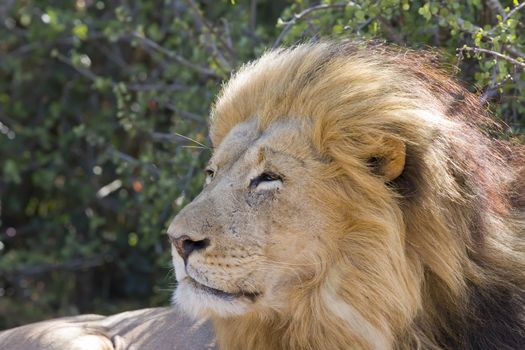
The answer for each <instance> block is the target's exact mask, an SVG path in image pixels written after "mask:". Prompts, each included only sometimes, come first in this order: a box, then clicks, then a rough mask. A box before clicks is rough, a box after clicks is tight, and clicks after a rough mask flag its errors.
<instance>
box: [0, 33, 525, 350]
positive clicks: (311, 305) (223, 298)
mask: <svg viewBox="0 0 525 350" xmlns="http://www.w3.org/2000/svg"><path fill="white" fill-rule="evenodd" d="M431 59H432V56H430V55H427V54H416V53H410V52H404V51H398V50H393V49H387V48H384V47H380V46H372V47H368V48H367V47H362V46H360V45H356V44H349V43H330V42H324V43H318V44H305V45H299V46H296V47H294V48H291V49H280V50H276V51H271V52H269V53H267V54H266V55H264V56H263V57H262V58H260V59H259V60H257V61H256V62H254V63H251V64H248V65H247V66H245V67H244V68H242V69H241V70H240V72H239V73H237V74H236V75H235V76H234V77H233V78H232V79H231V81H230V82H229V83H228V84H227V85H226V86H225V87H224V89H223V91H222V93H221V94H220V96H219V98H218V100H217V102H216V104H215V106H214V108H213V111H212V116H211V125H210V126H211V130H210V135H211V139H212V142H213V145H214V148H215V151H214V155H213V157H212V159H211V161H210V163H209V166H208V169H207V170H206V172H207V181H206V182H207V184H206V186H205V188H204V190H203V191H202V193H201V194H200V195H199V196H198V197H197V198H195V200H194V201H193V202H192V203H191V204H189V205H188V206H186V207H185V208H184V209H183V210H182V211H181V212H180V213H179V214H178V215H177V217H176V218H175V219H174V220H173V222H172V223H171V225H170V227H169V230H168V233H169V236H170V238H171V241H172V242H173V249H172V250H173V263H174V265H175V270H176V276H177V280H178V282H179V285H178V287H177V290H176V292H175V295H174V300H175V302H176V303H177V304H178V305H179V306H180V307H182V308H183V309H185V310H186V311H187V312H188V313H190V314H192V315H194V316H198V317H202V316H205V317H209V318H211V319H212V321H213V323H214V326H215V331H216V335H217V340H218V344H219V346H220V348H221V349H226V350H236V349H243V350H245V349H249V350H253V349H255V350H257V349H261V350H262V349H264V350H274V349H298V350H299V349H327V350H335V349H399V350H400V349H454V350H457V349H465V350H466V349H470V350H474V349H498V350H503V349H524V348H525V309H524V308H525V240H524V237H523V235H524V226H525V225H524V222H525V217H524V215H525V214H524V212H525V210H524V209H525V183H524V180H523V179H524V177H523V176H524V171H523V170H524V165H525V164H524V154H523V147H519V146H516V145H514V146H511V145H510V144H507V143H504V142H497V141H494V140H492V139H491V138H489V137H488V132H489V131H490V130H493V129H494V127H495V126H494V125H492V123H491V122H490V119H489V118H488V117H487V116H486V114H485V113H484V111H483V109H482V107H481V106H480V103H479V102H478V100H477V98H476V96H474V95H473V94H471V93H469V92H467V91H466V90H465V89H463V88H461V87H460V86H458V85H457V84H456V83H454V82H453V81H451V80H450V78H448V77H447V76H446V73H444V72H442V71H440V70H439V69H437V68H436V67H434V65H433V64H431V63H429V60H431ZM520 176H522V177H520ZM158 315H160V316H158ZM85 317H88V318H90V319H91V318H93V317H96V316H85ZM130 317H131V318H133V317H134V318H135V319H134V320H132V321H131V322H127V323H126V322H122V321H123V320H124V319H128V320H129V318H130ZM157 317H160V319H159V321H158V322H157V321H156V320H157ZM178 317H179V316H176V315H173V314H169V313H167V311H163V310H160V311H159V310H152V311H146V312H144V311H140V312H138V313H136V314H133V315H131V316H130V315H128V316H126V315H123V316H122V315H120V316H119V315H116V316H113V317H110V318H107V319H102V320H98V319H97V320H94V321H90V322H91V323H89V322H87V321H86V320H85V319H83V318H75V319H74V320H73V321H72V320H66V321H62V323H61V325H62V328H64V327H69V328H71V327H72V329H73V330H74V331H75V332H76V333H74V334H75V336H78V334H79V333H82V328H81V326H80V325H79V323H78V322H84V323H83V324H84V325H85V327H87V329H91V330H92V331H91V333H88V332H87V331H84V333H85V334H84V335H87V336H88V338H89V339H90V340H92V341H101V342H102V341H104V342H105V344H106V345H107V346H108V348H113V347H116V348H119V345H118V344H117V343H118V342H116V341H115V339H119V338H118V336H120V335H121V336H122V337H123V340H122V341H120V342H121V343H122V342H125V343H126V344H130V347H129V348H130V349H139V348H140V349H141V350H150V349H151V350H153V349H172V348H177V349H179V348H180V349H185V348H188V345H181V344H182V343H181V341H182V342H185V343H184V344H192V345H189V346H190V347H192V348H195V349H201V348H203V347H205V346H208V345H205V344H209V342H208V339H207V337H206V336H204V338H205V339H192V338H191V337H192V334H193V335H195V334H196V333H195V330H196V329H198V328H196V327H194V326H192V325H191V324H190V323H188V322H187V321H183V320H178ZM77 321H78V322H77ZM145 321H146V322H145ZM57 322H59V323H60V320H59V321H57ZM177 322H179V323H177ZM169 324H172V325H173V324H177V327H178V328H179V329H182V331H179V332H176V331H175V330H174V329H173V327H167V325H169ZM26 327H29V328H25V327H22V328H21V329H19V330H18V331H17V330H14V331H8V332H7V333H3V334H0V343H1V342H2V340H3V341H4V342H7V344H22V345H21V346H18V347H16V346H15V348H17V349H23V348H27V349H29V348H31V347H29V346H27V345H26V344H27V343H28V342H29V343H31V344H33V343H34V342H37V340H34V339H37V338H35V337H36V336H35V335H34V334H40V336H39V337H40V338H42V337H43V336H44V335H42V332H43V331H42V329H45V330H46V329H51V327H54V328H55V329H56V328H57V324H56V323H52V324H51V325H50V324H48V323H44V324H41V325H40V326H38V327H37V326H26ZM46 327H47V328H46ZM90 327H91V328H90ZM69 328H68V329H69ZM201 329H202V328H201ZM95 331H96V332H95ZM39 332H40V333H39ZM200 332H202V333H203V334H206V329H205V328H204V329H202V330H201V331H200ZM200 332H199V333H198V334H200ZM55 333H56V332H55ZM102 333H105V334H108V337H109V338H111V339H112V340H113V342H111V341H109V338H108V339H104V336H103V335H101V334H102ZM24 334H30V335H31V336H32V337H33V338H31V339H29V340H28V339H27V337H26V338H24ZM68 334H71V332H70V333H68ZM93 334H97V336H98V338H93ZM64 335H65V333H64V332H62V333H60V334H54V335H53V336H47V337H45V336H44V338H45V339H44V340H46V341H47V343H45V344H47V345H46V346H45V348H46V349H60V348H67V346H61V345H56V344H65V343H60V341H67V339H65V340H64ZM61 336H62V337H61ZM188 338H189V339H188ZM57 339H58V340H57ZM197 340H198V341H197ZM24 341H25V342H24ZM32 342H33V343H32ZM38 344H44V343H43V342H42V341H40V342H39V343H38ZM93 344H94V343H93ZM83 345H85V344H83ZM101 346H102V345H100V346H98V347H97V346H94V345H93V346H89V344H88V345H86V346H81V347H76V349H93V350H94V349H101V348H102V347H101ZM122 347H124V346H122ZM122 347H120V348H122ZM209 347H213V344H211V345H210V346H209ZM8 348H9V347H8ZM39 348H41V347H39ZM69 348H71V349H72V348H74V347H73V346H70V347H69ZM124 348H128V347H124ZM31 349H33V348H31Z"/></svg>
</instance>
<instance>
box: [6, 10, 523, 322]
mask: <svg viewBox="0 0 525 350" xmlns="http://www.w3.org/2000/svg"><path fill="white" fill-rule="evenodd" d="M524 19H525V3H524V2H523V1H512V0H509V1H497V0H496V1H495V0H490V1H484V0H465V1H440V0H436V1H408V0H380V1H367V0H362V1H357V0H356V1H352V2H348V1H308V0H297V1H277V0H274V1H270V0H202V1H197V0H133V1H131V0H111V1H109V0H76V1H75V0H54V1H53V0H49V1H44V0H40V1H39V0H1V1H0V213H1V216H0V329H3V328H7V327H13V326H16V325H20V324H24V323H28V322H33V321H37V320H41V319H44V318H50V317H57V316H62V315H73V314H78V313H105V314H107V313H115V312H119V311H123V310H129V309H135V308H140V307H148V306H158V305H168V304H169V299H170V294H171V290H172V289H173V287H174V285H175V284H174V283H175V282H174V281H175V280H174V276H173V272H172V270H171V268H170V252H169V246H168V242H167V238H166V235H165V231H166V228H167V225H168V224H169V221H170V219H171V218H172V217H173V216H174V215H175V214H176V213H177V211H178V210H179V209H180V208H182V207H183V206H184V205H185V204H186V203H188V202H189V201H190V200H191V198H192V197H193V196H195V195H196V193H198V191H199V190H200V188H201V184H202V182H203V173H202V170H201V169H202V168H203V166H204V164H205V163H206V161H207V159H208V158H209V156H210V150H209V148H208V146H209V145H210V142H209V140H208V139H207V114H208V110H209V107H210V104H211V103H212V101H213V97H214V96H215V94H216V93H217V91H218V90H219V88H220V86H221V83H222V82H223V81H224V80H225V79H227V78H228V77H229V76H230V74H231V72H232V71H234V70H235V69H237V68H238V67H239V66H240V65H241V64H242V63H243V62H246V61H248V60H250V59H253V58H255V57H257V56H259V55H260V54H261V53H263V52H264V51H265V50H267V49H269V48H272V47H276V46H279V45H290V44H293V43H297V42H300V41H310V40H319V39H320V38H325V37H331V38H366V39H370V38H374V39H378V40H383V41H386V42H389V43H393V44H396V45H400V46H406V47H409V48H429V47H435V48H437V49H436V50H437V51H438V52H440V53H441V54H442V56H443V64H444V65H445V66H447V67H449V69H450V71H451V74H452V73H456V74H458V75H459V79H460V80H462V81H463V82H464V84H465V85H466V86H468V87H469V88H470V89H471V90H472V91H475V92H477V93H478V94H479V98H480V99H481V100H482V102H483V103H485V104H486V105H487V107H488V108H490V109H491V110H492V111H493V113H494V114H495V115H496V116H497V117H498V118H500V119H501V120H502V121H503V122H504V123H505V125H506V129H507V130H506V132H507V134H510V135H512V134H514V135H518V138H519V137H520V136H519V134H521V133H522V132H523V130H524V127H525V73H524V68H525V63H524V62H525V34H523V33H525V24H524V22H525V21H524ZM521 137H522V140H523V136H521Z"/></svg>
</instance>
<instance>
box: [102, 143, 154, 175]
mask: <svg viewBox="0 0 525 350" xmlns="http://www.w3.org/2000/svg"><path fill="white" fill-rule="evenodd" d="M108 153H109V154H111V155H113V156H115V157H117V158H119V159H121V160H123V161H125V162H127V163H129V164H132V165H143V166H144V167H145V168H146V170H147V171H148V172H149V173H150V174H151V175H154V176H155V177H157V178H158V177H160V171H159V169H157V167H156V166H155V165H153V164H149V163H144V162H142V161H140V160H138V159H137V158H134V157H132V156H130V155H129V154H126V153H124V152H121V151H119V150H116V149H114V148H113V147H110V148H109V149H108Z"/></svg>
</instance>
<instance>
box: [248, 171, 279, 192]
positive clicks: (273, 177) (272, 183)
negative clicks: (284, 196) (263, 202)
mask: <svg viewBox="0 0 525 350" xmlns="http://www.w3.org/2000/svg"><path fill="white" fill-rule="evenodd" d="M282 183H283V178H282V176H280V175H278V174H275V173H270V172H264V173H262V174H261V175H259V176H257V177H254V178H253V179H252V180H251V181H250V188H257V189H262V190H270V189H276V188H280V187H281V185H282Z"/></svg>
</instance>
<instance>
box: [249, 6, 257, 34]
mask: <svg viewBox="0 0 525 350" xmlns="http://www.w3.org/2000/svg"><path fill="white" fill-rule="evenodd" d="M256 24H257V0H252V1H251V3H250V30H251V31H252V32H255V27H256Z"/></svg>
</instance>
